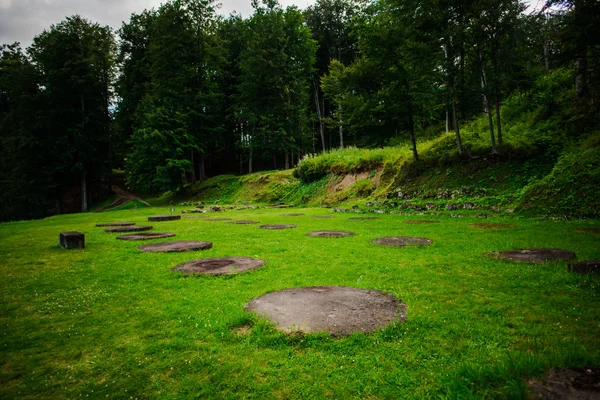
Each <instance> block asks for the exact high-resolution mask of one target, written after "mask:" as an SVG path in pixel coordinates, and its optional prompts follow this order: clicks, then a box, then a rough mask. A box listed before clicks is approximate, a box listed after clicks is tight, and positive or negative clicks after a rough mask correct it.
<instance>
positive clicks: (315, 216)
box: [311, 215, 335, 218]
mask: <svg viewBox="0 0 600 400" xmlns="http://www.w3.org/2000/svg"><path fill="white" fill-rule="evenodd" d="M311 218H335V217H334V216H333V215H313V216H312V217H311Z"/></svg>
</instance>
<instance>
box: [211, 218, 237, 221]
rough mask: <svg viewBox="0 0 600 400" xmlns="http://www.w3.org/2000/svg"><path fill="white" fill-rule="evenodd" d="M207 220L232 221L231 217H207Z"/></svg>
mask: <svg viewBox="0 0 600 400" xmlns="http://www.w3.org/2000/svg"><path fill="white" fill-rule="evenodd" d="M206 220H207V221H231V218H206Z"/></svg>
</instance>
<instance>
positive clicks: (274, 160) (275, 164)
mask: <svg viewBox="0 0 600 400" xmlns="http://www.w3.org/2000/svg"><path fill="white" fill-rule="evenodd" d="M271 155H272V156H273V169H277V157H276V156H275V151H273V152H271Z"/></svg>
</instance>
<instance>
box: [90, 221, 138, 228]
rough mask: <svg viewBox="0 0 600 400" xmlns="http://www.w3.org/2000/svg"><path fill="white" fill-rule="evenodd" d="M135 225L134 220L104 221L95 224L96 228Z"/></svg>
mask: <svg viewBox="0 0 600 400" xmlns="http://www.w3.org/2000/svg"><path fill="white" fill-rule="evenodd" d="M131 225H135V222H106V223H104V224H96V226H97V227H98V228H100V227H102V226H131Z"/></svg>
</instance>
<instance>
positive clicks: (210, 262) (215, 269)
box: [171, 257, 266, 275]
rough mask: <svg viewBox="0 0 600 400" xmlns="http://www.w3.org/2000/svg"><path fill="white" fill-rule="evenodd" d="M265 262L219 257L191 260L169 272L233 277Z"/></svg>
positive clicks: (248, 258) (246, 258)
mask: <svg viewBox="0 0 600 400" xmlns="http://www.w3.org/2000/svg"><path fill="white" fill-rule="evenodd" d="M265 263H266V261H264V260H261V259H259V258H250V257H221V258H204V259H200V260H192V261H188V262H186V263H183V264H179V265H178V266H176V267H175V268H173V269H172V270H171V271H173V272H182V273H184V274H186V275H191V274H203V275H233V274H239V273H240V272H244V271H249V270H253V269H257V268H260V267H261V266H263V265H264V264H265Z"/></svg>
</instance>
